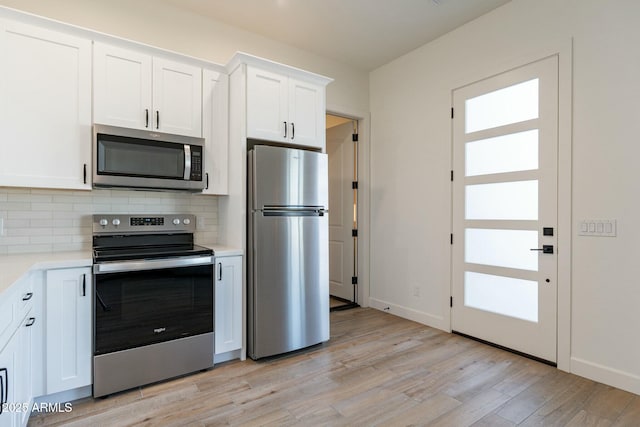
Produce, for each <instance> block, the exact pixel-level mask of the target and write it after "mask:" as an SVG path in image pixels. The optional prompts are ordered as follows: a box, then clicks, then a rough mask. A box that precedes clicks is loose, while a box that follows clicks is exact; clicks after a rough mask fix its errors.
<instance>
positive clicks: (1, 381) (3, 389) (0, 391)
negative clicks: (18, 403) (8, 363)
mask: <svg viewBox="0 0 640 427" xmlns="http://www.w3.org/2000/svg"><path fill="white" fill-rule="evenodd" d="M3 372H4V374H3ZM8 398H9V371H7V368H0V414H2V407H3V406H4V404H5V403H7V400H8Z"/></svg>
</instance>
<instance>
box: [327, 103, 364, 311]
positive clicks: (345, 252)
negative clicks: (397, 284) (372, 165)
mask: <svg viewBox="0 0 640 427" xmlns="http://www.w3.org/2000/svg"><path fill="white" fill-rule="evenodd" d="M326 123H327V125H326V144H327V155H328V157H329V294H330V301H329V307H330V310H331V311H338V310H346V309H350V308H355V307H359V305H358V121H357V120H354V119H352V118H347V117H341V116H336V115H332V114H327V120H326Z"/></svg>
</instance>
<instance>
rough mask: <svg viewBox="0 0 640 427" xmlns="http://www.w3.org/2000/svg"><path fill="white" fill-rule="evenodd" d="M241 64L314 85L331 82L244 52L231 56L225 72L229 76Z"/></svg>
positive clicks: (324, 77)
mask: <svg viewBox="0 0 640 427" xmlns="http://www.w3.org/2000/svg"><path fill="white" fill-rule="evenodd" d="M242 64H246V65H252V66H254V67H258V68H261V69H263V70H267V71H272V72H275V73H280V74H284V75H287V76H289V77H295V78H297V79H300V80H303V81H307V82H311V83H315V84H318V85H322V86H326V85H328V84H329V83H331V82H332V81H333V79H332V78H331V77H326V76H323V75H321V74H316V73H312V72H310V71H305V70H303V69H300V68H296V67H292V66H290V65H285V64H281V63H279V62H275V61H271V60H269V59H265V58H260V57H259V56H255V55H251V54H249V53H245V52H236V53H235V54H234V55H233V57H232V58H231V59H230V60H229V62H228V63H227V72H228V73H229V74H231V73H232V72H233V71H234V70H235V69H236V68H238V67H239V66H240V65H242Z"/></svg>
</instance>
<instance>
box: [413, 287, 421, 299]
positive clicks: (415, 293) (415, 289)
mask: <svg viewBox="0 0 640 427" xmlns="http://www.w3.org/2000/svg"><path fill="white" fill-rule="evenodd" d="M413 296H414V297H419V296H420V287H419V286H414V287H413Z"/></svg>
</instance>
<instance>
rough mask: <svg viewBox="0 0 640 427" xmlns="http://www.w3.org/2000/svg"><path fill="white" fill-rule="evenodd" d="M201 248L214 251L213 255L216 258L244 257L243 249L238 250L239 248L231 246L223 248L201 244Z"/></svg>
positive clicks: (213, 244)
mask: <svg viewBox="0 0 640 427" xmlns="http://www.w3.org/2000/svg"><path fill="white" fill-rule="evenodd" d="M200 246H204V247H205V248H209V249H213V255H214V256H220V257H223V256H234V255H244V252H243V250H242V249H238V248H231V247H229V246H221V245H217V244H215V243H212V244H207V243H204V244H201V245H200Z"/></svg>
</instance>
